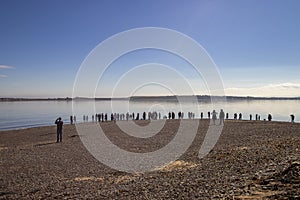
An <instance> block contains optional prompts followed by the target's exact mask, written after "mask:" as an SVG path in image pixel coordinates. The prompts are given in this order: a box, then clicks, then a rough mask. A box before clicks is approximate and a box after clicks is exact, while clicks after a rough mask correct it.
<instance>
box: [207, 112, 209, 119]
mask: <svg viewBox="0 0 300 200" xmlns="http://www.w3.org/2000/svg"><path fill="white" fill-rule="evenodd" d="M207 117H208V119H210V112H209V111H208V112H207Z"/></svg>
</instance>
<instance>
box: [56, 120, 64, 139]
mask: <svg viewBox="0 0 300 200" xmlns="http://www.w3.org/2000/svg"><path fill="white" fill-rule="evenodd" d="M55 124H56V126H57V140H56V142H62V128H63V124H64V122H63V121H62V120H61V117H59V118H57V119H56V120H55Z"/></svg>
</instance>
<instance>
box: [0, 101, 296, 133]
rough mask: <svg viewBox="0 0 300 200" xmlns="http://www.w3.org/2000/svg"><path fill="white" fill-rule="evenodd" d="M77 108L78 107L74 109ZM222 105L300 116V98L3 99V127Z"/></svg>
mask: <svg viewBox="0 0 300 200" xmlns="http://www.w3.org/2000/svg"><path fill="white" fill-rule="evenodd" d="M72 108H74V109H72ZM221 108H223V109H224V111H225V112H226V113H227V112H228V113H229V118H233V114H234V113H242V114H243V119H249V115H250V114H252V115H253V118H255V114H259V115H260V116H261V120H263V119H266V118H267V115H268V114H269V113H271V114H272V116H273V120H276V121H289V120H290V117H289V115H290V114H292V113H293V114H295V116H296V120H295V121H296V122H299V120H298V118H299V119H300V101H299V100H239V101H227V102H226V103H216V104H214V105H212V104H210V103H208V102H199V103H195V102H194V103H192V102H190V101H184V102H183V103H178V102H174V101H171V102H167V101H126V100H114V101H74V102H72V101H20V102H0V113H1V115H0V130H6V129H15V128H24V127H32V126H42V125H53V124H54V120H55V119H56V118H57V117H58V116H61V117H62V118H63V120H64V121H65V123H68V122H69V116H70V115H72V114H73V111H74V113H76V116H77V121H78V122H80V121H83V118H82V116H83V115H89V116H90V117H89V119H91V115H93V114H95V113H108V114H109V113H111V112H114V113H115V112H116V113H126V112H130V113H132V112H135V113H140V116H141V114H142V112H144V111H145V112H149V111H157V112H160V113H161V115H162V116H164V115H167V113H168V112H169V111H174V112H175V113H176V116H177V113H178V112H179V111H183V112H184V113H185V115H184V118H187V113H188V112H194V113H195V117H196V118H199V117H200V113H201V112H203V113H204V117H205V118H206V117H207V112H208V111H212V110H213V109H215V110H216V111H219V110H220V109H221Z"/></svg>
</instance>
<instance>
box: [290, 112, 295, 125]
mask: <svg viewBox="0 0 300 200" xmlns="http://www.w3.org/2000/svg"><path fill="white" fill-rule="evenodd" d="M290 116H291V122H292V123H294V122H295V115H294V114H291V115H290Z"/></svg>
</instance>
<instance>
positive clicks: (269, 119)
mask: <svg viewBox="0 0 300 200" xmlns="http://www.w3.org/2000/svg"><path fill="white" fill-rule="evenodd" d="M268 121H269V122H270V121H272V115H271V114H269V115H268Z"/></svg>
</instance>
